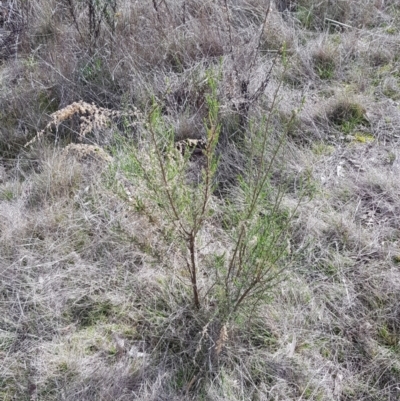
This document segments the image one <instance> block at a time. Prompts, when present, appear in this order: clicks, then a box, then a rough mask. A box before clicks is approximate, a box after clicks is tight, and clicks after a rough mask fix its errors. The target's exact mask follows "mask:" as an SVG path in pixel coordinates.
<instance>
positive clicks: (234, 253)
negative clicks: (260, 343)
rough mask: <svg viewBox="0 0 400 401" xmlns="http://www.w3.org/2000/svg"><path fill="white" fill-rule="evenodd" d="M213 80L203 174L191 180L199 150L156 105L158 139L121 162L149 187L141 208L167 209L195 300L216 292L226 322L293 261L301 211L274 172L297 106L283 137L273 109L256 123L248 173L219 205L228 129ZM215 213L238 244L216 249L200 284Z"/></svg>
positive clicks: (152, 128)
mask: <svg viewBox="0 0 400 401" xmlns="http://www.w3.org/2000/svg"><path fill="white" fill-rule="evenodd" d="M206 80H207V83H208V86H209V92H208V94H206V102H207V109H208V115H207V117H206V118H205V120H204V127H205V131H206V137H207V140H206V147H205V149H204V150H203V153H202V155H200V156H198V157H200V159H201V160H202V162H201V166H202V168H201V176H200V179H199V180H197V181H196V182H194V181H193V180H191V179H190V174H189V171H190V169H191V162H192V156H193V155H192V153H191V152H185V153H184V154H181V153H180V152H179V150H178V149H177V148H176V147H175V142H174V138H175V133H174V131H173V130H172V129H171V128H170V127H169V126H168V125H166V124H165V122H164V119H163V116H162V115H161V111H160V108H159V107H158V105H157V104H154V105H153V108H152V110H151V112H150V113H149V117H148V124H147V129H148V131H149V136H150V138H151V143H150V144H149V143H148V141H147V142H146V141H143V142H140V143H139V144H138V145H137V147H136V149H133V150H132V153H131V155H130V156H129V157H128V158H126V159H125V161H124V162H123V164H122V165H121V167H122V169H123V171H124V173H125V174H127V175H128V176H129V178H130V179H132V180H136V182H138V185H140V186H143V185H145V186H146V188H147V190H146V191H145V198H146V199H138V200H137V202H136V203H137V210H144V209H147V210H148V213H150V214H153V215H158V216H161V219H162V221H163V223H164V224H165V227H164V234H165V236H166V239H167V240H168V241H170V242H172V243H173V244H175V245H177V246H178V247H179V248H180V249H181V251H182V254H183V255H184V257H185V260H186V266H185V273H184V274H183V277H182V279H183V280H185V277H189V280H190V284H189V287H190V288H191V292H192V300H193V305H194V307H195V308H196V309H197V310H199V309H201V308H203V307H204V306H205V305H206V304H207V302H208V300H209V299H210V298H212V299H214V300H216V302H217V304H218V311H217V316H218V321H220V322H226V321H229V320H230V319H235V318H236V317H237V316H238V313H239V311H240V310H242V309H243V308H244V307H247V306H251V307H254V305H256V304H257V303H258V302H259V301H260V300H261V299H264V298H265V297H267V298H268V297H269V296H270V295H269V294H270V290H271V289H273V288H274V286H276V284H277V283H278V282H279V281H280V280H282V279H283V278H284V275H283V272H284V270H285V269H286V268H287V267H288V266H289V259H288V256H289V253H290V249H289V248H290V246H288V244H289V233H290V223H291V220H292V218H293V215H294V214H293V211H289V210H286V209H285V208H284V207H283V206H282V201H283V197H284V195H285V191H286V188H285V186H284V185H283V184H282V185H276V184H274V183H273V177H274V173H275V172H276V171H277V170H278V169H280V168H282V167H283V166H280V160H281V158H280V152H281V151H282V149H283V147H284V144H285V141H286V136H287V132H288V131H289V130H290V128H291V126H292V124H293V123H294V121H295V120H296V113H295V112H294V113H292V115H291V116H290V117H288V119H287V121H286V122H285V129H284V131H283V132H282V133H281V134H280V135H279V136H278V137H276V136H275V135H274V134H273V132H272V130H271V129H270V124H271V118H272V112H271V113H270V115H269V116H268V117H266V118H265V119H264V120H263V121H262V122H261V123H258V124H251V126H250V129H249V132H248V133H247V137H245V138H244V142H243V143H242V146H243V149H244V151H245V152H246V160H247V161H246V162H245V166H244V169H243V171H244V172H243V174H241V175H240V176H238V177H237V181H238V186H237V188H235V191H234V193H232V196H227V197H226V198H225V199H223V200H220V202H219V204H218V206H217V205H216V204H215V202H214V200H213V191H214V189H215V188H216V186H217V185H218V182H217V178H216V171H217V168H218V163H219V159H218V156H217V152H216V146H217V143H218V139H219V135H220V131H221V123H220V121H221V117H220V104H219V100H218V77H217V76H216V74H215V73H214V72H213V71H208V72H207V74H206ZM278 90H279V88H278ZM278 90H277V91H276V93H275V97H274V104H273V105H272V109H274V108H275V102H276V101H277V93H278ZM139 182H140V184H139ZM145 204H146V206H145ZM214 215H218V216H219V218H220V220H221V222H223V226H224V228H225V230H226V232H227V234H228V235H229V237H230V238H231V241H232V249H231V251H230V252H229V253H228V252H225V253H223V254H220V255H215V257H214V265H213V269H214V272H212V273H211V274H212V276H213V277H215V279H214V281H213V282H212V283H211V284H210V287H209V288H206V289H202V291H200V289H199V288H198V275H199V270H200V268H201V269H202V270H203V269H204V268H205V265H206V264H207V263H206V260H205V259H203V258H201V257H200V255H199V247H200V241H201V233H202V231H203V230H204V229H205V227H206V225H207V222H209V221H210V219H213V218H214Z"/></svg>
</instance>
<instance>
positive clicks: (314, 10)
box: [0, 0, 400, 401]
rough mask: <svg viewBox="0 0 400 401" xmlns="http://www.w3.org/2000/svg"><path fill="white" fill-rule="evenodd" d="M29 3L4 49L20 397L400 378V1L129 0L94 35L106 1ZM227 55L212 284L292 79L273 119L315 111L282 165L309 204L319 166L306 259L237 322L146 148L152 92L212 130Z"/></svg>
mask: <svg viewBox="0 0 400 401" xmlns="http://www.w3.org/2000/svg"><path fill="white" fill-rule="evenodd" d="M4 3H6V2H3V4H4ZM10 3H11V4H12V6H13V7H17V8H16V9H15V10H17V9H18V10H19V11H18V12H19V14H18V15H19V16H20V18H22V20H23V21H24V23H23V31H21V37H20V39H21V40H20V44H19V47H18V49H17V48H16V49H14V50H15V51H14V50H13V52H12V54H11V57H9V56H7V57H4V59H3V60H2V64H1V66H0V87H1V94H0V106H1V111H0V126H1V127H0V316H1V317H0V399H2V400H3V399H4V400H6V401H11V400H43V401H51V400H61V399H63V400H68V401H77V400H83V399H84V400H90V401H92V400H93V401H94V400H104V401H106V400H114V401H117V400H118V401H122V400H132V399H138V400H146V401H147V400H187V399H193V400H195V399H196V400H197V399H202V400H247V399H253V400H278V399H284V400H296V401H298V400H315V401H321V400H332V401H353V400H354V401H356V400H364V401H381V400H397V399H399V398H400V388H399V383H400V323H399V322H400V306H399V305H400V273H399V266H400V242H399V237H400V217H399V216H400V213H399V212H400V195H399V194H400V184H399V180H398V177H399V174H400V162H399V160H400V148H399V133H398V127H399V124H400V111H399V105H398V101H399V98H400V89H399V88H400V72H399V71H400V58H399V49H400V48H399V35H400V9H399V6H398V2H396V1H395V0H387V1H385V2H377V1H375V0H356V1H345V0H341V1H337V2H331V1H318V2H316V1H309V0H301V1H281V0H280V1H272V2H271V4H270V7H271V8H270V11H269V13H268V15H267V12H266V11H267V9H268V6H269V2H268V1H267V0H265V1H264V0H259V1H242V0H239V1H235V2H229V1H228V2H224V1H221V2H214V1H200V0H179V1H174V2H173V1H161V2H132V1H125V0H119V1H117V2H116V4H117V13H116V14H115V15H110V16H109V17H112V19H111V20H110V21H113V24H111V23H110V22H107V20H106V19H103V20H102V22H101V23H100V25H99V31H98V34H96V35H95V37H94V36H93V32H92V33H91V31H90V27H89V25H88V20H87V18H88V17H87V15H88V13H87V9H85V7H84V6H85V4H88V3H89V2H78V1H72V2H61V1H58V0H51V1H44V0H34V1H31V2H29V6H28V5H27V3H26V2H24V1H19V0H17V1H13V2H10ZM68 4H73V5H74V7H75V8H74V13H75V14H74V16H73V15H72V14H71V12H70V11H71V10H70V9H69V6H68ZM226 4H227V5H228V10H227V9H226ZM98 11H99V10H98ZM266 15H267V19H266V22H265V23H264V18H265V16H266ZM107 18H108V17H107ZM22 20H21V21H22ZM90 35H92V39H91V36H90ZM0 45H1V41H0ZM0 50H1V51H0V55H1V54H3V53H4V52H3V50H4V51H8V49H7V48H4V49H0ZM4 54H5V53H4ZM283 56H285V57H287V63H285V60H284V57H283ZM272 66H273V68H271V67H272ZM210 70H213V71H214V72H215V74H216V76H218V80H219V81H218V101H219V103H220V110H221V136H220V141H219V144H218V147H217V152H218V155H219V158H220V165H219V168H218V171H217V178H218V182H219V187H218V188H216V190H215V194H214V195H213V196H212V197H211V199H210V202H211V204H212V207H211V210H212V212H213V215H212V216H211V217H210V219H209V221H208V223H207V225H206V226H205V227H204V229H203V230H202V231H201V233H200V234H199V244H200V248H199V249H200V250H199V254H198V257H199V259H200V260H201V261H204V263H203V264H202V265H201V270H200V274H199V286H200V288H210V287H212V283H213V282H214V281H213V280H215V274H216V271H217V270H216V269H215V266H216V264H217V263H218V260H220V259H218V257H219V258H221V257H222V256H223V255H224V252H226V253H229V251H230V250H231V247H232V243H231V238H230V237H229V235H228V230H227V229H226V227H225V226H224V224H226V222H224V221H223V220H221V213H220V208H221V205H222V203H223V201H224V200H225V199H226V198H227V197H228V196H229V197H230V198H229V199H230V200H231V201H232V202H241V201H243V200H241V199H240V196H239V194H237V190H236V185H237V182H238V175H239V174H242V173H243V171H244V166H245V162H246V153H245V150H246V148H245V147H244V145H243V143H244V139H245V138H246V135H247V134H248V133H249V132H250V129H251V128H250V127H253V128H254V127H259V126H261V123H260V121H261V120H262V118H263V116H266V115H267V116H268V115H269V113H268V111H269V109H270V108H271V105H272V102H273V100H274V93H275V90H276V89H277V88H278V87H279V86H280V91H279V94H278V96H277V98H276V102H275V103H274V108H273V112H272V114H271V123H270V130H271V138H272V139H271V140H272V141H273V140H276V138H275V137H274V135H273V134H276V135H277V137H278V134H279V133H281V132H282V131H283V130H284V129H285V127H286V125H287V124H288V122H289V121H290V118H291V111H292V110H293V109H297V108H298V109H299V111H298V114H297V118H296V120H295V122H294V124H293V125H292V126H291V127H290V130H288V132H289V136H288V141H287V144H285V158H286V159H285V163H281V164H279V165H278V164H277V166H276V169H275V170H274V177H273V180H272V182H274V183H279V182H280V181H281V180H285V182H286V181H287V184H286V193H285V197H284V200H283V202H284V205H285V207H287V208H288V209H290V208H293V207H294V205H295V204H296V203H297V201H298V198H299V196H300V193H301V188H303V187H304V186H305V182H307V192H306V200H307V202H305V203H304V204H303V203H302V204H301V206H300V207H299V208H298V209H297V211H296V219H295V220H294V221H293V222H292V225H291V228H290V233H291V238H290V242H289V243H288V248H290V258H291V259H290V260H291V262H292V263H294V267H293V269H291V270H290V271H288V272H287V275H286V277H285V278H286V279H285V280H284V281H283V282H282V283H280V284H279V285H277V286H276V287H275V288H273V289H272V290H270V291H269V292H268V294H266V295H268V296H267V297H264V298H263V301H262V303H260V305H258V306H259V308H258V309H257V311H256V310H254V311H253V310H246V309H245V310H243V311H242V312H240V313H239V314H238V316H237V318H236V319H235V320H233V321H229V322H226V321H222V320H220V319H219V318H218V317H219V316H220V315H218V304H217V302H216V299H214V298H211V297H210V298H207V296H205V297H204V299H205V300H206V301H207V302H205V303H204V307H203V308H202V309H201V310H200V311H197V310H195V309H194V308H193V306H192V303H191V294H190V291H189V289H188V285H187V283H188V282H189V278H188V277H187V276H185V274H184V268H185V259H184V257H183V254H182V250H181V247H180V244H179V240H178V239H177V238H176V237H174V234H175V232H174V230H173V229H171V226H170V225H168V224H167V221H166V219H165V216H163V215H162V214H158V212H157V210H159V209H157V208H156V207H153V206H154V205H152V203H151V202H150V201H149V198H148V197H147V194H146V192H145V191H146V189H145V187H144V186H143V185H139V184H140V182H139V181H138V180H135V170H134V168H133V167H132V152H131V150H132V149H134V147H135V145H136V144H137V142H138V140H140V143H141V144H145V143H146V138H147V139H148V140H149V131H148V125H147V124H148V116H149V111H151V110H152V105H153V102H156V103H157V104H158V105H159V106H160V108H161V110H162V118H163V121H164V122H165V123H166V126H171V127H172V128H173V131H174V135H175V137H174V140H175V141H176V142H179V141H180V140H182V139H204V138H205V135H206V129H205V127H204V118H205V117H207V115H208V112H209V109H208V106H207V98H208V96H209V95H210V88H209V87H208V86H207V84H206V78H207V73H208V72H209V71H210ZM302 99H304V101H303V104H302V106H301V107H299V106H300V105H301V102H302ZM132 110H135V111H134V112H133V111H132ZM38 133H39V134H38ZM48 133H52V134H54V133H55V134H56V136H57V134H58V135H59V136H60V137H62V139H63V140H61V141H58V142H57V143H54V141H53V140H52V138H50V140H45V139H46V136H47V134H48ZM32 138H33V139H32ZM39 138H42V139H43V140H40V141H39V140H37V139H39ZM82 139H83V142H84V143H79V142H80V140H82ZM75 142H78V143H75ZM27 143H29V145H30V146H27V147H24V145H25V144H27ZM145 150H146V147H145V146H144V145H143V152H144V151H145ZM149 160H150V157H149ZM282 166H285V167H284V169H283V167H282ZM281 167H282V170H281V171H279V170H280V169H281ZM197 175H200V174H197ZM236 194H237V196H236ZM256 312H257V313H256Z"/></svg>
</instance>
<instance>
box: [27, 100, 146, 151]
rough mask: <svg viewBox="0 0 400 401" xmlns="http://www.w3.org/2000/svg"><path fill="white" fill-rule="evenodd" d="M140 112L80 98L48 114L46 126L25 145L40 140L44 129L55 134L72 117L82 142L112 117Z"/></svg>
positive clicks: (130, 115)
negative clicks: (109, 106) (98, 104)
mask: <svg viewBox="0 0 400 401" xmlns="http://www.w3.org/2000/svg"><path fill="white" fill-rule="evenodd" d="M139 116H140V113H139V112H138V111H136V110H135V111H132V112H121V111H117V110H108V109H105V108H103V107H98V106H96V105H94V104H88V103H85V102H83V101H82V100H81V101H79V102H74V103H72V104H70V105H68V106H66V107H64V108H63V109H60V110H58V111H56V112H54V113H52V114H51V115H50V117H51V121H50V122H49V123H48V124H47V125H46V127H45V128H44V129H43V130H41V131H39V132H38V133H37V135H36V136H35V137H34V138H33V139H31V140H30V141H29V142H28V143H26V144H25V147H28V146H30V145H32V144H33V143H34V142H36V141H38V140H40V139H41V138H42V137H43V135H45V133H46V130H49V129H51V128H55V129H56V136H57V133H58V127H59V126H60V124H61V123H62V122H64V121H68V120H70V121H72V123H74V118H75V117H77V119H78V121H77V122H76V124H77V127H76V132H77V136H78V141H80V142H82V141H83V139H84V138H85V137H86V135H87V134H89V133H90V132H92V131H94V130H96V131H98V130H101V129H104V128H106V127H107V126H108V125H109V124H110V122H111V121H112V119H115V118H121V117H136V118H138V117H139Z"/></svg>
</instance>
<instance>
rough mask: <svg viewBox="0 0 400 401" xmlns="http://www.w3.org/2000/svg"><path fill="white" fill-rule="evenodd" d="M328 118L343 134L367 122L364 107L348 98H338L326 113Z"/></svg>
mask: <svg viewBox="0 0 400 401" xmlns="http://www.w3.org/2000/svg"><path fill="white" fill-rule="evenodd" d="M328 118H329V120H330V121H331V122H332V123H333V124H334V125H336V126H337V127H338V128H339V129H340V130H341V131H342V132H343V133H345V134H350V133H351V132H352V131H353V130H354V129H355V128H356V127H357V126H358V125H360V124H366V123H367V120H366V118H365V109H364V107H363V106H362V105H360V104H359V103H357V102H353V101H351V100H348V99H341V100H338V101H337V102H336V103H335V104H334V105H333V107H332V109H331V110H330V112H329V113H328Z"/></svg>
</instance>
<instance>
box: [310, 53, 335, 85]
mask: <svg viewBox="0 0 400 401" xmlns="http://www.w3.org/2000/svg"><path fill="white" fill-rule="evenodd" d="M312 58H313V61H314V70H315V72H316V73H317V75H318V76H319V77H320V78H321V79H326V80H327V79H332V78H333V77H334V74H335V69H336V55H335V52H334V50H333V49H331V48H330V47H325V48H320V49H318V50H317V51H316V52H315V53H314V54H313V57H312Z"/></svg>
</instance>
